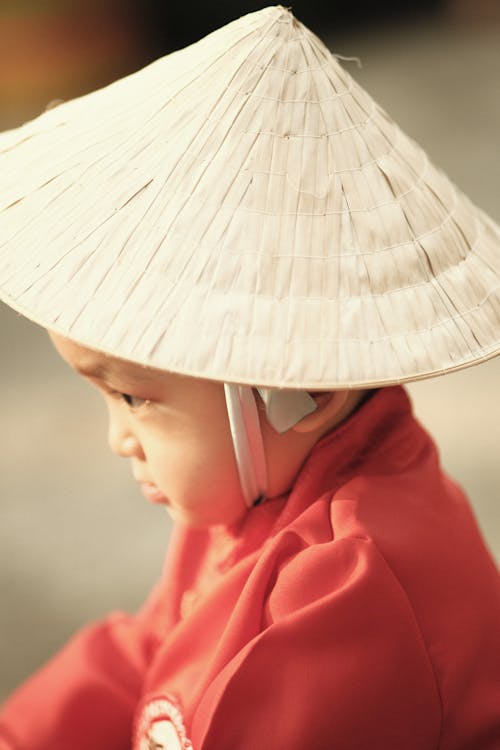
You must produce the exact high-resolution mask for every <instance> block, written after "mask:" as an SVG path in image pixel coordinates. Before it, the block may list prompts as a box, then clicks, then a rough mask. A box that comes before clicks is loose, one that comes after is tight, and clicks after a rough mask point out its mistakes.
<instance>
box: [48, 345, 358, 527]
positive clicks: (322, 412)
mask: <svg viewBox="0 0 500 750" xmlns="http://www.w3.org/2000/svg"><path fill="white" fill-rule="evenodd" d="M51 339H52V342H53V344H54V346H55V347H56V349H57V351H58V352H59V354H60V355H61V356H62V358H63V359H64V360H65V361H66V362H67V363H68V364H69V365H70V366H71V367H72V368H73V369H74V370H76V371H77V372H78V373H80V374H81V375H83V376H84V377H86V378H87V379H88V380H89V381H90V382H91V383H92V384H93V385H94V386H96V387H97V388H98V389H99V391H100V392H101V393H102V395H103V396H104V399H105V401H106V405H107V407H108V413H109V444H110V447H111V449H112V450H113V451H114V452H115V453H116V454H117V455H119V456H122V457H124V458H129V459H130V461H131V468H132V474H133V477H134V479H135V480H136V481H137V482H139V483H140V484H141V485H142V490H143V492H144V494H145V495H146V497H148V498H149V499H150V500H152V501H153V502H158V503H163V504H165V505H167V506H168V509H169V511H170V513H171V514H172V516H173V517H174V518H176V519H177V520H180V521H182V522H184V523H187V524H190V525H195V526H206V525H209V524H218V523H225V524H231V523H234V522H236V521H238V520H239V519H240V518H241V517H242V516H243V515H244V514H245V513H246V512H247V504H246V503H245V498H244V496H243V493H242V489H241V485H240V479H239V475H238V468H237V465H236V461H235V455H234V450H233V443H232V439H231V431H230V428H229V421H228V415H227V408H226V400H225V395H224V386H223V384H222V383H218V382H215V381H212V380H205V379H201V378H193V377H187V376H184V375H178V374H174V373H170V372H164V371H161V370H157V369H153V368H148V367H143V366H142V365H138V364H134V363H132V362H128V361H126V360H122V359H118V358H115V357H110V356H107V355H105V354H103V353H100V352H97V351H95V350H92V349H88V348H86V347H84V346H81V345H79V344H77V343H75V342H73V341H71V340H70V339H67V338H63V337H62V336H58V335H57V334H51ZM363 394H364V391H349V390H339V391H330V392H324V393H315V394H314V398H315V401H316V403H317V408H316V410H315V411H314V412H312V413H311V414H308V415H307V416H305V417H304V418H303V419H301V420H300V421H299V422H298V423H297V424H296V425H295V426H294V427H292V428H291V429H289V430H287V431H286V432H284V433H282V434H280V433H278V432H277V431H276V430H274V429H273V428H272V427H271V426H270V424H269V422H268V420H267V418H266V412H265V408H264V404H263V403H262V402H261V401H259V407H260V408H259V421H260V427H261V431H262V436H263V441H264V449H265V454H266V463H267V473H268V492H267V494H268V496H269V497H275V496H278V495H280V494H282V493H284V492H286V491H287V490H288V489H289V488H290V486H291V484H292V482H293V480H294V478H295V476H296V474H297V472H298V471H299V469H300V467H301V465H302V463H303V462H304V460H305V459H306V457H307V455H308V453H309V452H310V450H311V448H312V447H313V446H314V444H315V443H316V442H317V441H318V440H319V438H320V437H321V436H322V435H323V434H325V433H326V432H327V431H328V430H330V429H331V428H332V427H333V426H335V425H336V424H337V423H338V422H340V421H342V420H343V419H345V418H346V417H347V416H348V415H349V414H350V412H351V411H352V410H353V409H354V408H355V406H356V405H357V403H358V402H359V400H360V399H361V398H362V396H363Z"/></svg>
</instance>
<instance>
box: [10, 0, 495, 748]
mask: <svg viewBox="0 0 500 750" xmlns="http://www.w3.org/2000/svg"><path fill="white" fill-rule="evenodd" d="M0 169H1V173H2V175H3V176H4V177H3V179H5V184H6V187H5V190H4V192H3V195H2V203H1V204H0V217H1V219H0V221H1V226H2V233H1V237H2V240H1V241H2V253H1V256H0V295H1V296H2V299H4V300H5V301H6V302H7V303H8V304H10V305H12V306H13V307H15V308H16V309H18V310H20V311H21V312H23V313H24V314H25V315H27V316H28V317H30V318H32V319H33V320H35V321H37V322H38V323H40V324H41V325H43V326H45V327H46V328H47V329H49V331H50V336H51V339H52V342H53V344H54V345H55V347H56V349H57V350H58V352H59V354H60V355H61V356H62V357H63V359H65V360H66V361H67V362H68V364H69V365H70V366H72V367H73V368H74V369H75V370H76V371H77V372H79V373H81V374H82V375H83V376H85V377H86V378H87V379H89V380H90V382H91V383H92V384H93V385H95V386H96V387H97V388H98V389H99V390H101V391H102V393H103V395H104V397H105V399H106V402H107V406H108V409H109V415H110V443H111V447H112V449H113V450H114V451H115V452H116V453H118V454H119V455H122V456H124V457H126V458H130V460H131V467H132V473H133V475H134V478H135V479H136V480H137V481H138V482H139V483H140V484H141V486H142V489H143V492H144V494H145V495H146V497H147V498H148V499H150V500H152V501H153V502H159V503H163V504H165V505H166V506H167V507H168V509H169V511H170V512H171V514H172V515H173V517H174V519H175V520H176V527H175V530H174V534H173V538H172V541H171V544H170V547H169V551H168V556H167V561H166V565H165V571H164V575H163V578H162V580H161V581H160V582H159V584H158V585H157V587H156V588H155V590H154V591H153V592H152V594H151V596H150V597H149V599H148V601H147V602H146V604H145V605H144V607H143V608H142V610H141V611H140V612H139V613H138V614H137V615H136V616H135V617H130V616H128V615H125V614H114V615H111V616H110V617H109V618H107V619H106V620H104V621H103V622H101V623H98V624H95V625H92V626H90V627H88V628H86V629H84V630H83V631H82V632H81V633H79V634H77V635H76V636H75V637H74V639H73V640H72V641H71V642H70V643H69V644H68V645H67V646H66V648H65V649H63V650H62V651H61V652H60V653H59V654H58V655H57V656H56V657H55V658H54V659H53V660H52V661H51V662H50V663H49V664H48V665H47V666H46V667H44V668H43V669H42V670H40V671H39V672H38V673H37V674H36V675H35V676H34V677H33V678H31V680H29V681H28V682H27V683H26V685H24V686H22V687H21V688H20V689H19V690H18V691H17V692H16V693H15V694H14V695H13V696H12V698H11V699H10V700H9V701H8V702H7V703H6V705H5V707H4V710H3V712H2V714H1V718H0V748H1V750H63V749H65V750H66V749H67V748H72V750H90V749H92V750H125V748H129V747H132V748H133V749H134V750H150V749H152V748H156V749H161V748H163V749H164V750H167V749H168V750H172V749H174V750H178V749H179V748H183V749H184V750H186V749H187V748H194V749H195V750H211V749H214V750H215V749H216V750H236V749H237V750H256V749H259V750H260V749H261V748H262V750H274V749H275V748H276V749H278V748H279V749H280V750H281V749H282V748H286V749H287V750H303V749H304V748H306V747H307V748H309V747H311V748H316V749H318V750H323V749H324V750H328V749H329V748H335V749H336V750H362V749H364V748H370V750H431V749H432V750H436V749H437V748H439V750H496V749H498V748H500V648H499V646H500V582H499V577H498V573H497V571H496V569H495V566H494V564H493V562H492V560H491V559H490V557H489V555H488V552H487V551H486V549H485V546H484V543H483V541H482V539H481V536H480V534H479V532H478V530H477V527H476V524H475V521H474V519H473V516H472V513H471V511H470V508H469V505H468V503H467V500H466V499H465V497H464V496H463V494H462V492H461V491H460V490H459V489H458V488H457V486H456V485H455V484H454V483H453V482H452V481H451V480H450V479H448V478H447V477H446V476H445V475H444V474H443V473H442V471H441V469H440V467H439V463H438V459H437V454H436V450H435V448H434V445H433V443H432V441H431V439H430V438H429V436H428V435H427V434H426V433H425V432H424V431H423V430H422V428H421V427H420V426H419V425H418V423H417V422H416V421H415V419H414V418H413V416H412V413H411V407H410V404H409V402H408V398H407V396H406V394H405V392H404V390H403V388H402V387H401V385H396V384H397V383H401V382H404V381H409V380H414V379H417V378H422V377H430V376H432V375H437V374H439V373H443V372H447V371H451V370H454V369H457V368H461V367H465V366H467V365H472V364H474V363H477V362H479V361H482V360H485V359H487V358H488V357H491V356H494V355H495V354H497V353H498V352H499V350H500V342H499V335H498V332H499V331H500V316H499V310H500V306H499V292H498V290H499V288H500V285H499V281H498V280H499V274H500V253H499V249H498V248H499V242H500V230H499V228H498V227H497V226H496V225H495V224H494V223H493V222H492V221H491V220H490V219H489V218H488V217H486V216H485V215H484V214H482V213H481V212H480V211H479V210H478V209H477V208H475V207H474V206H472V204H471V203H470V202H469V201H468V200H467V199H466V198H465V196H463V195H462V194H461V193H459V191H458V190H457V189H456V188H455V187H454V186H452V185H451V183H450V182H449V181H448V180H447V179H446V177H445V176H444V175H442V174H441V173H439V172H438V171H437V170H436V169H435V167H433V165H432V164H430V163H429V161H428V159H427V158H426V156H425V154H424V153H423V152H422V151H421V150H420V149H419V148H418V146H416V144H414V143H413V142H412V141H410V140H409V139H408V138H407V137H406V136H405V135H404V134H403V133H402V132H401V131H400V130H399V129H398V128H397V127H396V126H395V125H394V123H392V122H391V120H390V119H389V118H388V116H387V115H386V114H385V113H384V112H383V111H382V110H381V109H380V108H379V107H378V106H377V105H376V104H375V103H374V102H373V101H372V100H371V99H370V97H369V96H368V95H367V94H366V92H364V91H363V90H362V89H361V88H360V87H359V86H357V84H355V82H354V81H353V80H352V79H351V78H350V77H349V76H348V74H347V73H346V72H345V71H343V70H342V69H341V68H340V66H339V65H338V63H337V61H336V59H335V58H334V57H332V56H331V55H330V53H329V52H328V51H327V50H326V48H325V47H324V46H323V45H322V44H321V42H320V41H319V40H318V39H317V38H316V37H314V36H313V35H312V34H311V32H309V31H308V30H307V29H305V28H304V27H303V26H302V25H301V24H299V23H298V22H297V21H296V20H295V19H294V18H293V16H292V15H291V13H290V12H289V11H287V10H285V9H283V8H281V7H276V8H274V7H273V8H266V9H264V10H262V11H259V12H257V13H254V14H250V15H248V16H245V17H244V18H242V19H239V20H238V21H236V22H234V23H232V24H229V25H228V26H226V27H224V28H222V29H220V30H219V31H217V32H215V33H213V34H211V35H209V36H208V37H206V38H205V39H204V40H202V41H201V42H199V43H197V44H196V45H193V46H191V47H188V48H187V49H186V50H182V51H179V52H176V53H174V54H173V55H170V56H168V57H166V58H164V59H162V60H159V61H157V62H156V63H154V64H153V65H151V66H149V67H148V68H146V69H145V70H143V71H140V72H139V73H137V74H135V75H133V76H130V77H128V78H126V79H123V80H122V81H119V82H117V83H115V84H113V85H112V86H109V87H107V88H106V89H103V90H102V91H98V92H96V93H94V94H91V95H89V96H86V97H82V98H81V99H79V100H75V101H73V102H68V103H67V104H63V105H60V106H59V107H57V108H56V109H54V110H51V111H49V112H47V113H45V114H44V115H42V116H41V117H40V118H38V119H37V120H35V121H34V122H33V123H28V124H27V125H25V126H23V127H22V128H19V129H17V130H16V131H12V132H10V133H6V134H4V135H3V136H1V138H0Z"/></svg>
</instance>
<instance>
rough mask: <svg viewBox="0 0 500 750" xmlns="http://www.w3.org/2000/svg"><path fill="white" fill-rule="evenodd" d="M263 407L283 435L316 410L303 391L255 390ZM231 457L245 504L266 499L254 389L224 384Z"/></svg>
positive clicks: (263, 452)
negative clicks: (229, 429) (231, 447)
mask: <svg viewBox="0 0 500 750" xmlns="http://www.w3.org/2000/svg"><path fill="white" fill-rule="evenodd" d="M256 390H257V391H258V393H259V395H260V397H261V398H262V401H263V402H264V404H265V407H266V416H267V419H268V422H269V423H270V425H271V426H272V427H273V428H274V429H275V430H276V431H277V432H279V433H282V432H286V431H287V430H289V429H290V428H291V427H293V425H295V424H297V422H299V421H300V420H301V419H302V418H303V417H305V416H306V415H307V414H311V413H312V412H313V411H315V409H316V408H317V406H316V402H315V401H314V399H313V398H312V397H311V396H310V395H309V394H308V393H307V392H306V391H289V390H276V389H272V388H256ZM224 392H225V395H226V404H227V413H228V416H229V425H230V427H231V436H232V438H233V446H234V455H235V457H236V464H237V466H238V473H239V477H240V482H241V488H242V490H243V495H244V497H245V502H246V504H247V505H248V507H249V508H252V507H253V506H254V505H258V504H259V503H260V502H262V501H263V500H265V499H266V497H267V466H266V454H265V451H264V441H263V439H262V431H261V429H260V421H259V412H258V410H257V403H256V400H255V395H254V391H253V388H252V387H251V386H248V385H235V384H234V383H224Z"/></svg>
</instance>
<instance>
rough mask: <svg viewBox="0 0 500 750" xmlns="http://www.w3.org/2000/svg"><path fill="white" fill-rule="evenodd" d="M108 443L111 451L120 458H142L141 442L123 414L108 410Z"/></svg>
mask: <svg viewBox="0 0 500 750" xmlns="http://www.w3.org/2000/svg"><path fill="white" fill-rule="evenodd" d="M108 444H109V447H110V448H111V450H112V451H113V453H116V455H117V456H121V457H122V458H139V459H141V460H144V452H143V450H142V446H141V443H140V441H139V439H138V438H137V436H136V435H135V434H134V432H133V431H132V430H131V429H130V426H129V424H128V421H127V419H126V417H125V416H124V415H121V414H117V413H116V411H115V410H114V409H110V410H109V425H108Z"/></svg>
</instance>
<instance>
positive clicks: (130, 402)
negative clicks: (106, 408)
mask: <svg viewBox="0 0 500 750" xmlns="http://www.w3.org/2000/svg"><path fill="white" fill-rule="evenodd" d="M118 395H119V397H120V398H121V399H122V401H125V403H126V404H127V406H128V407H129V409H131V410H132V411H138V409H140V408H141V407H142V406H147V405H148V404H150V403H151V401H150V400H149V399H148V398H139V396H131V395H130V393H118ZM137 402H139V403H137Z"/></svg>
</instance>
